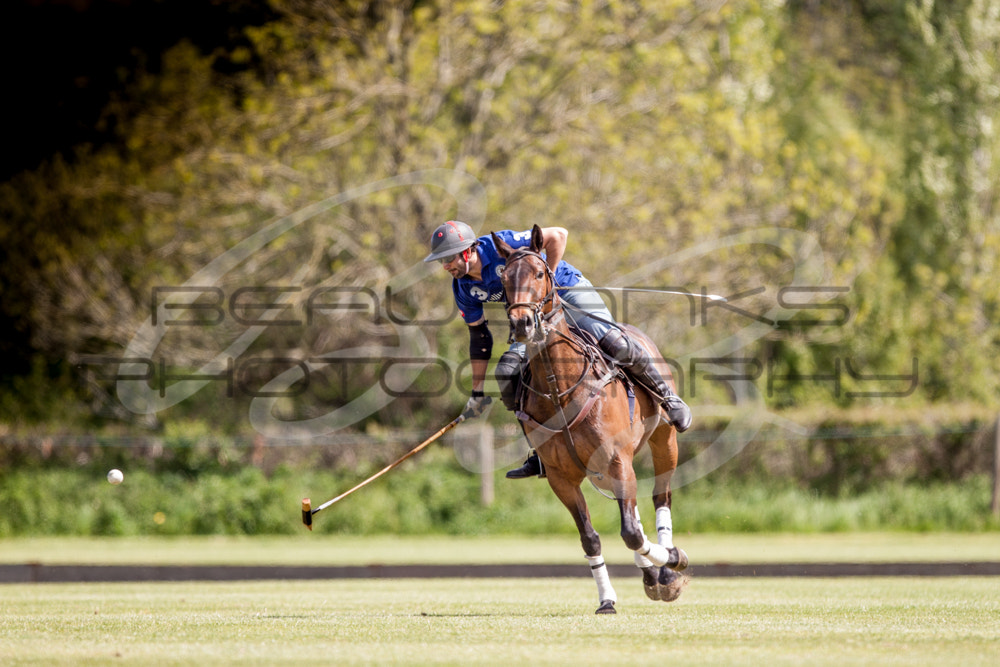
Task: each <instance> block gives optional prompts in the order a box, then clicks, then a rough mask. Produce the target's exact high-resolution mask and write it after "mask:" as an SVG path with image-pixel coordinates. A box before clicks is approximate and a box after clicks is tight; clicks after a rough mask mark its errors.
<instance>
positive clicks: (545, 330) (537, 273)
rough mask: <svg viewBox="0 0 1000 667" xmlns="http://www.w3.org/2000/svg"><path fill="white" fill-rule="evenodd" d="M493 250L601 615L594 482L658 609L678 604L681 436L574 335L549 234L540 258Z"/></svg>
mask: <svg viewBox="0 0 1000 667" xmlns="http://www.w3.org/2000/svg"><path fill="white" fill-rule="evenodd" d="M493 241H494V243H495V244H496V247H497V249H498V250H499V252H500V254H501V256H503V257H504V258H505V259H506V260H507V265H506V269H505V270H504V274H503V284H504V289H505V291H506V295H507V304H508V306H507V314H508V316H509V319H510V326H511V333H512V335H513V337H514V339H515V340H517V341H518V342H522V343H524V344H525V345H526V348H527V356H528V359H529V362H528V369H529V373H528V374H527V375H530V378H528V379H526V387H527V390H526V391H525V392H524V397H523V403H522V407H521V409H520V410H519V411H518V413H517V414H518V418H519V419H520V420H521V421H522V423H523V425H524V427H525V433H526V435H527V437H528V440H529V442H530V443H531V445H532V446H533V447H534V448H535V449H536V450H537V452H538V456H539V458H540V459H541V461H542V463H543V464H544V466H545V472H546V476H547V478H548V481H549V486H550V487H552V491H553V492H555V494H556V496H558V498H559V500H560V501H562V503H563V504H564V505H565V506H566V507H567V509H569V511H570V513H571V514H572V515H573V519H574V520H575V521H576V526H577V529H578V530H579V531H580V541H581V542H582V544H583V551H584V554H585V555H586V558H587V560H588V561H589V563H590V566H591V572H592V573H593V576H594V580H595V581H596V583H597V592H598V599H599V603H600V606H599V607H598V609H597V613H598V614H613V613H615V602H616V601H617V596H616V594H615V590H614V588H613V587H612V585H611V580H610V578H609V577H608V571H607V567H606V565H605V563H604V558H603V556H602V555H601V540H600V537H599V536H598V534H597V531H595V530H594V527H593V525H591V522H590V513H589V511H588V510H587V503H586V500H585V499H584V496H583V492H582V490H581V488H580V485H581V484H582V482H583V480H584V479H586V478H588V477H589V478H590V479H591V481H592V482H593V483H594V485H595V486H597V487H598V488H599V489H603V490H605V491H608V492H610V493H613V494H614V497H615V498H616V499H617V500H618V505H619V508H620V510H621V536H622V539H623V540H624V541H625V544H626V546H628V548H629V549H631V550H632V551H634V552H635V562H636V566H637V567H639V568H641V570H642V578H643V586H644V588H645V591H646V595H647V596H648V597H649V598H650V599H653V600H663V601H666V602H670V601H673V600H676V599H677V597H678V596H679V595H680V593H681V590H682V589H683V586H684V578H683V577H682V576H681V575H679V574H677V571H681V570H683V569H685V568H686V567H687V565H688V559H687V554H685V553H684V552H683V551H682V550H680V549H678V548H676V547H675V546H674V545H673V541H672V540H673V538H672V532H673V528H672V523H671V515H670V501H671V493H670V478H671V476H672V475H673V472H674V470H675V469H676V467H677V431H676V430H675V429H674V427H673V426H671V425H670V423H669V422H668V421H667V420H666V418H665V416H664V414H663V413H662V412H661V410H660V407H659V405H658V404H657V402H656V400H654V399H653V398H652V397H651V396H650V395H649V393H648V392H647V391H646V390H645V389H643V388H642V387H639V386H636V387H635V390H634V391H631V390H629V389H628V381H627V380H626V379H625V378H624V376H623V375H622V374H621V373H620V372H619V371H618V369H617V368H616V367H615V365H614V364H613V363H610V362H608V361H607V360H605V359H604V357H603V355H601V353H600V351H599V350H598V349H597V348H596V346H594V345H591V344H588V343H587V342H586V341H585V340H584V339H583V337H581V336H580V335H579V334H578V333H577V332H576V331H575V330H574V329H572V328H571V327H570V325H569V323H568V322H567V318H566V312H565V309H566V308H567V307H568V306H567V305H566V304H564V302H562V301H561V300H560V298H559V294H558V291H557V290H556V288H555V282H554V277H553V275H552V272H551V271H550V270H549V268H548V265H547V264H546V263H545V260H544V258H543V257H542V256H541V254H540V252H541V248H542V237H541V230H540V229H539V228H538V227H537V226H535V228H534V229H533V230H532V243H531V246H530V249H529V248H519V249H514V248H511V246H509V245H508V244H506V243H504V241H503V240H501V239H500V238H499V237H498V236H497V235H496V234H494V235H493ZM622 326H623V329H624V330H625V331H626V333H627V334H628V336H629V337H630V338H631V339H632V341H633V342H634V343H638V344H641V345H642V346H643V347H645V348H646V350H647V351H648V352H650V353H652V354H651V356H652V358H653V359H655V360H657V362H658V363H659V364H660V371H661V374H662V375H663V377H664V378H670V377H671V375H670V372H669V368H667V367H666V364H663V362H662V361H660V355H659V354H658V353H657V352H656V346H655V345H654V344H653V342H652V341H651V340H650V339H649V338H648V337H647V336H646V335H645V334H643V333H642V332H641V331H639V330H638V329H636V328H634V327H631V326H628V325H622ZM671 382H672V380H671ZM647 443H648V444H649V447H650V451H651V452H652V458H653V468H654V472H655V475H656V477H655V480H654V483H653V506H654V507H655V510H656V529H657V538H658V540H657V543H653V542H650V540H649V539H648V538H647V537H646V535H645V533H644V532H643V528H642V523H641V521H640V518H639V511H638V507H637V505H636V495H637V482H636V476H635V471H634V470H633V467H632V461H633V458H634V457H635V454H636V452H637V451H638V450H639V449H640V448H641V447H642V446H643V445H645V444H647Z"/></svg>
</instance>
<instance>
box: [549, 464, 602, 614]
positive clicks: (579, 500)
mask: <svg viewBox="0 0 1000 667" xmlns="http://www.w3.org/2000/svg"><path fill="white" fill-rule="evenodd" d="M548 480H549V486H550V487H552V491H553V492H554V493H555V494H556V497H558V498H559V500H560V501H562V504H563V505H565V506H566V509H568V510H569V512H570V514H572V515H573V520H574V521H576V529H577V530H578V531H579V532H580V543H581V544H582V545H583V553H584V555H585V556H586V558H587V562H588V563H589V564H590V573H591V574H592V575H593V576H594V583H596V584H597V599H598V601H599V603H600V606H599V607H598V608H597V612H596V613H598V614H614V613H615V603H616V602H618V594H617V593H615V589H614V587H613V586H612V585H611V577H609V576H608V566H607V565H606V564H605V563H604V556H602V555H601V537H600V535H598V534H597V531H596V530H594V526H593V525H592V524H591V523H590V511H589V510H588V509H587V501H586V499H585V498H584V497H583V492H582V491H581V490H580V486H579V485H578V484H577V485H574V484H572V483H571V482H568V481H566V480H564V479H562V478H561V477H560V476H559V475H558V474H555V471H554V470H550V471H549V474H548Z"/></svg>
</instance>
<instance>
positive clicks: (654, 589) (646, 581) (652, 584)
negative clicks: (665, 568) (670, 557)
mask: <svg viewBox="0 0 1000 667" xmlns="http://www.w3.org/2000/svg"><path fill="white" fill-rule="evenodd" d="M659 569H660V568H657V567H652V566H650V567H644V568H642V588H643V590H645V591H646V597H648V598H649V599H650V600H659V599H660V586H659V582H657V576H658V570H659Z"/></svg>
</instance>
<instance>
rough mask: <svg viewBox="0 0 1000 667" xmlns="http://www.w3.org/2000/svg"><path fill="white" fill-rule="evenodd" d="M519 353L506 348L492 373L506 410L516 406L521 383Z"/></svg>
mask: <svg viewBox="0 0 1000 667" xmlns="http://www.w3.org/2000/svg"><path fill="white" fill-rule="evenodd" d="M522 363H523V362H522V360H521V355H519V354H518V353H517V352H513V351H511V350H507V351H506V352H504V353H503V354H502V355H500V359H499V360H498V361H497V366H496V369H495V370H494V375H495V376H496V379H497V385H499V387H500V400H501V401H503V404H504V406H505V407H506V408H507V409H508V410H513V409H515V408H516V407H517V390H518V387H519V386H520V385H521V364H522Z"/></svg>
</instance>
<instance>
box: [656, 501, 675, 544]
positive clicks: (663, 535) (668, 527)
mask: <svg viewBox="0 0 1000 667" xmlns="http://www.w3.org/2000/svg"><path fill="white" fill-rule="evenodd" d="M656 538H657V541H658V542H659V543H660V546H661V547H666V548H667V549H670V548H672V547H673V546H674V524H673V521H672V520H671V518H670V508H669V507H660V508H659V509H657V510H656Z"/></svg>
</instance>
